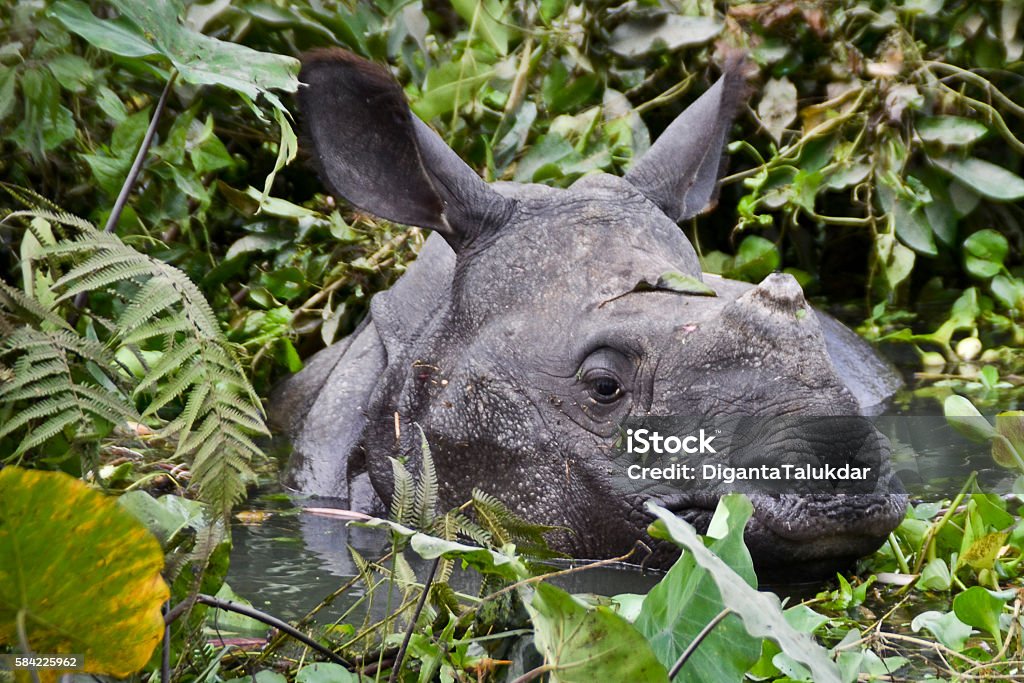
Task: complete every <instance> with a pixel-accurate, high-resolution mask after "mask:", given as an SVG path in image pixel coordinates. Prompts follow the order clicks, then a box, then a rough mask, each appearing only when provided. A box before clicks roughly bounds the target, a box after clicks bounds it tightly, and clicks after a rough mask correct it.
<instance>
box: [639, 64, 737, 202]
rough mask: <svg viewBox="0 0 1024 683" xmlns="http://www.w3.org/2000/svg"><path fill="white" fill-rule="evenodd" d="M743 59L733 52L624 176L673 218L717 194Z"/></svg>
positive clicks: (713, 197)
mask: <svg viewBox="0 0 1024 683" xmlns="http://www.w3.org/2000/svg"><path fill="white" fill-rule="evenodd" d="M744 66H745V62H744V60H743V58H742V57H741V56H739V55H735V56H733V57H731V58H730V59H729V61H728V63H727V64H726V67H725V71H724V73H723V74H722V77H721V78H719V79H718V81H717V82H716V83H715V84H714V85H713V86H711V88H709V89H708V90H707V91H706V92H705V93H704V94H703V95H701V96H700V97H698V98H697V101H695V102H694V103H693V104H691V105H690V106H689V107H687V108H686V110H685V111H683V113H682V114H680V115H679V116H678V117H676V119H675V121H673V122H672V123H671V124H669V127H668V128H666V129H665V131H664V132H663V133H662V134H661V136H660V137H659V138H658V139H657V141H656V142H655V143H654V145H653V146H652V147H651V148H650V149H649V150H647V153H646V154H644V155H643V157H641V158H640V160H639V161H638V162H637V163H636V165H635V166H634V167H633V168H632V169H630V170H629V172H628V173H626V176H625V179H626V180H628V181H629V182H630V184H632V185H633V186H634V187H635V188H637V189H638V190H640V192H641V193H643V195H644V196H646V197H647V198H648V199H649V200H651V201H652V202H653V203H654V204H655V205H656V206H658V207H659V208H660V209H661V210H662V211H664V212H665V215H667V216H668V217H669V218H671V219H672V220H673V221H676V222H679V221H681V220H684V219H686V218H692V217H693V216H696V215H697V214H699V213H701V212H702V211H704V210H705V209H707V208H708V206H709V205H710V204H711V203H712V202H713V201H714V200H715V199H716V197H717V196H718V176H719V170H720V168H721V166H722V154H723V152H724V147H725V142H726V138H727V135H728V133H729V129H730V128H731V127H732V120H733V117H734V116H735V114H736V109H737V108H738V107H739V104H740V102H742V101H743V100H744V99H745V97H746V90H747V88H746V81H745V77H744V75H743V71H744Z"/></svg>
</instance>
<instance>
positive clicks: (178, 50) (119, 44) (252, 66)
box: [52, 0, 299, 109]
mask: <svg viewBox="0 0 1024 683" xmlns="http://www.w3.org/2000/svg"><path fill="white" fill-rule="evenodd" d="M110 4H112V5H113V6H114V7H115V8H116V9H117V11H118V12H120V13H121V16H122V20H121V21H110V22H108V21H102V20H100V19H97V18H96V17H95V16H93V14H92V12H91V11H90V10H89V8H88V6H87V5H85V4H84V3H81V2H78V0H61V2H60V3H58V4H57V5H55V6H54V8H53V10H52V11H53V13H54V16H55V17H56V18H58V19H60V20H61V21H62V22H63V23H64V25H65V26H67V28H68V30H70V31H73V32H75V33H78V34H79V35H81V36H82V37H83V38H85V39H86V40H88V41H89V42H91V43H93V44H94V45H96V47H99V48H101V49H104V50H109V51H110V52H114V53H115V54H120V55H123V56H126V57H142V56H148V55H153V54H161V55H163V56H164V57H166V58H167V59H168V60H170V62H171V64H173V65H174V68H175V69H177V70H178V72H179V73H180V74H181V78H182V79H183V80H184V81H186V82H188V83H193V84H195V85H222V86H224V87H227V88H230V89H231V90H234V91H236V92H239V93H241V94H243V95H245V96H246V97H248V98H249V99H251V100H255V99H256V98H257V97H259V96H260V95H263V96H264V97H266V98H267V100H268V101H269V102H270V103H271V104H272V105H274V107H275V108H277V109H283V105H282V104H281V102H280V100H279V99H278V98H277V95H275V94H274V93H272V92H271V90H273V89H277V90H284V91H286V92H295V90H296V89H298V85H299V81H298V78H297V75H298V71H299V62H298V60H296V59H294V58H292V57H287V56H284V55H275V54H270V53H267V52H258V51H256V50H253V49H252V48H249V47H246V46H244V45H239V44H237V43H229V42H226V41H222V40H218V39H216V38H212V37H210V36H205V35H203V34H201V33H198V32H196V31H193V30H192V29H190V28H188V27H186V26H184V25H183V24H182V22H181V21H180V19H179V16H180V15H181V14H183V13H184V5H183V3H182V2H181V0H164V1H163V2H148V1H147V0H110ZM124 19H127V20H129V21H130V22H131V23H130V24H129V23H127V22H125V21H124ZM132 24H134V26H131V25H132ZM133 28H134V29H135V30H134V31H133V30H132V29H133Z"/></svg>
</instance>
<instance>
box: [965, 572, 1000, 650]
mask: <svg viewBox="0 0 1024 683" xmlns="http://www.w3.org/2000/svg"><path fill="white" fill-rule="evenodd" d="M1005 604H1006V602H1005V600H1003V599H1001V598H998V597H996V596H994V595H992V592H991V591H989V590H987V589H985V588H983V587H981V586H971V587H970V588H968V589H967V590H965V591H964V592H963V593H960V594H958V595H957V596H956V597H955V598H953V611H954V612H955V613H956V616H957V618H958V619H959V620H960V621H962V622H964V623H965V624H967V625H969V626H973V627H975V628H980V629H984V630H985V631H987V632H988V633H989V635H991V636H992V639H993V640H996V641H998V640H1000V639H1001V633H1002V632H1001V631H1000V629H999V615H1000V614H1002V612H1003V606H1004V605H1005Z"/></svg>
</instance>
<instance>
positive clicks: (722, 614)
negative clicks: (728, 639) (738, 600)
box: [668, 607, 732, 681]
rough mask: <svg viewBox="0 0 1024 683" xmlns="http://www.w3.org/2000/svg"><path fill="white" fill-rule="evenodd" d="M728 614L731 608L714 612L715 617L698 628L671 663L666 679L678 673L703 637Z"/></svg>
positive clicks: (730, 612) (670, 678)
mask: <svg viewBox="0 0 1024 683" xmlns="http://www.w3.org/2000/svg"><path fill="white" fill-rule="evenodd" d="M730 614H732V610H731V609H729V608H728V607H726V608H725V609H723V610H722V611H721V612H719V613H718V614H716V615H715V618H714V619H712V620H711V621H709V622H708V623H707V625H706V626H705V627H704V628H702V629H701V630H700V633H698V634H697V635H696V636H694V638H693V640H692V641H691V642H690V644H689V645H687V646H686V649H685V650H683V654H681V655H679V659H677V660H676V663H675V664H673V665H672V668H671V669H670V670H669V672H668V679H669V680H670V681H671V680H672V679H673V678H675V677H676V675H677V674H678V673H679V670H680V669H682V668H683V664H686V660H687V659H689V658H690V655H692V654H693V653H694V652H696V650H697V648H698V647H699V646H700V644H701V643H702V642H703V641H704V639H705V638H707V637H708V634H709V633H711V631H713V630H714V628H715V627H716V626H718V625H719V624H720V623H722V620H723V619H725V618H726V617H727V616H729V615H730Z"/></svg>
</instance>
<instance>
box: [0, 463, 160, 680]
mask: <svg viewBox="0 0 1024 683" xmlns="http://www.w3.org/2000/svg"><path fill="white" fill-rule="evenodd" d="M0 500H3V503H4V504H3V506H0V645H3V644H7V645H16V644H17V643H18V640H19V637H18V635H17V633H16V628H15V624H16V623H17V622H18V620H19V617H18V615H19V614H21V615H22V617H23V619H24V622H25V628H26V632H27V633H26V636H27V641H28V643H27V644H28V646H29V647H31V648H32V650H33V651H34V652H52V653H60V654H72V653H74V654H82V655H84V656H85V670H84V671H85V672H86V673H98V674H105V675H110V676H114V677H116V678H125V677H127V676H129V675H131V674H133V673H135V672H136V671H138V670H139V669H141V668H142V667H143V666H145V664H146V662H147V661H148V660H149V658H150V656H151V655H152V653H153V650H154V648H155V647H156V646H157V644H158V643H159V642H160V639H161V637H162V636H163V632H164V619H163V615H162V614H161V611H160V609H161V605H162V604H163V602H164V601H165V600H167V597H168V589H167V584H165V583H164V580H163V579H162V578H161V576H160V571H161V570H162V569H163V565H164V555H163V552H162V551H161V550H160V545H159V544H158V543H157V542H156V539H154V538H153V536H152V535H151V534H150V533H149V531H147V530H146V528H145V527H144V526H143V525H142V524H140V523H139V522H138V520H136V519H135V518H134V517H133V516H132V515H131V514H129V513H128V512H127V511H126V510H124V509H123V508H121V507H120V506H118V504H117V501H116V499H114V498H111V497H109V496H105V495H103V494H102V493H99V492H98V491H94V490H92V489H90V488H89V487H88V486H86V485H85V484H84V483H83V482H81V481H79V480H78V479H75V478H73V477H69V476H68V475H66V474H63V473H60V472H40V471H34V470H23V469H21V468H18V467H6V468H4V469H3V470H2V471H0Z"/></svg>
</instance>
